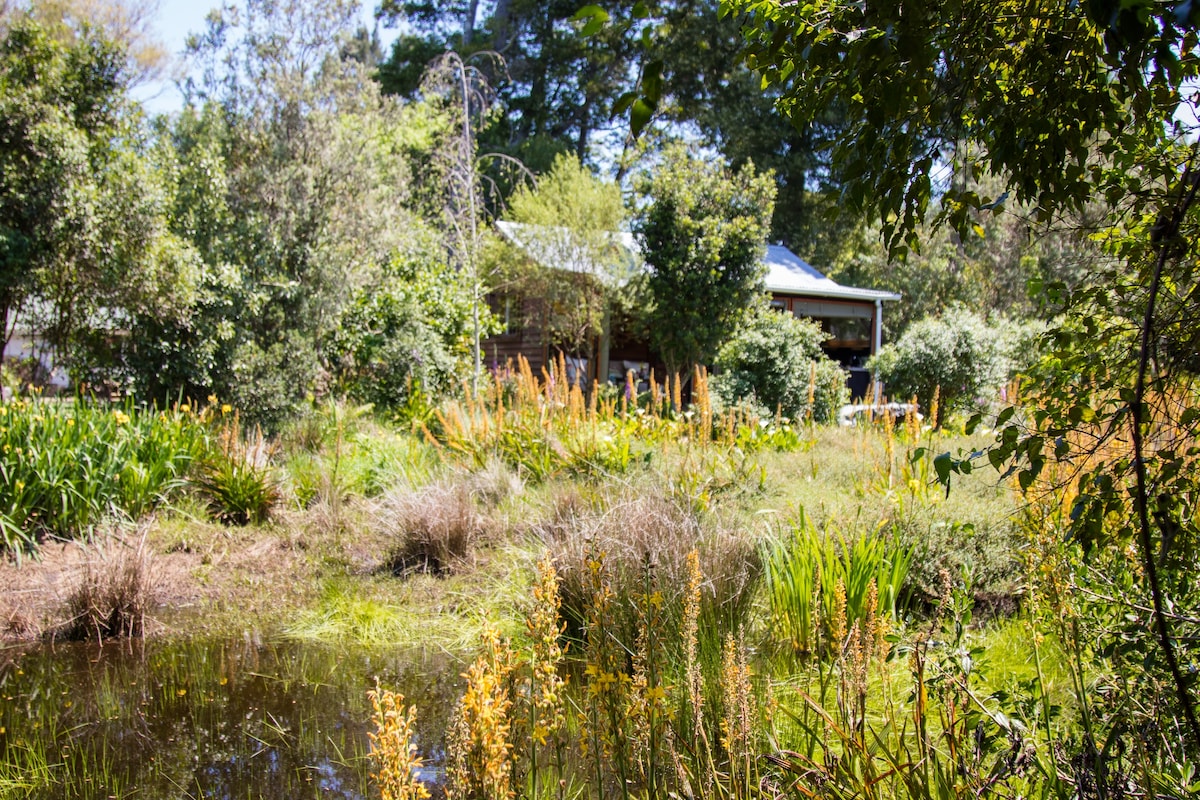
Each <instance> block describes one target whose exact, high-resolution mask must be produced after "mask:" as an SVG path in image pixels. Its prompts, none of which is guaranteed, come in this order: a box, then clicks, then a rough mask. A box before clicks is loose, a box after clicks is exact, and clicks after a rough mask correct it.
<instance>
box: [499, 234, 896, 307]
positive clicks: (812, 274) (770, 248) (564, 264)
mask: <svg viewBox="0 0 1200 800" xmlns="http://www.w3.org/2000/svg"><path fill="white" fill-rule="evenodd" d="M496 227H497V228H498V229H499V230H500V233H501V234H502V235H503V236H504V238H506V239H508V240H509V241H510V242H512V243H513V244H515V245H516V246H517V247H520V248H521V249H522V250H524V251H525V253H526V254H527V255H529V257H530V258H532V259H534V260H535V261H537V262H538V263H540V264H543V265H547V264H552V265H554V266H556V267H558V268H560V269H567V270H570V271H572V272H583V273H588V274H593V273H594V268H593V267H592V266H591V265H590V264H589V263H588V259H587V258H586V256H585V255H584V253H583V251H582V248H579V247H577V246H574V245H572V244H571V242H570V238H571V236H570V232H569V231H568V230H567V229H566V228H561V229H559V228H546V229H544V230H543V231H539V232H536V233H535V232H534V231H533V230H532V228H533V226H530V225H523V224H520V223H516V222H505V221H501V222H497V223H496ZM612 241H613V244H615V245H617V246H619V247H621V248H622V249H624V250H625V251H626V252H627V253H628V254H629V259H627V260H626V262H627V264H628V266H629V267H631V268H632V267H633V266H634V265H635V264H640V263H641V255H640V252H639V248H638V244H637V240H636V239H635V238H634V237H633V235H632V234H630V233H627V232H621V233H613V234H612ZM762 264H763V266H765V267H766V275H765V276H764V277H763V285H764V288H765V289H766V290H767V291H769V292H774V293H777V294H798V295H805V296H807V297H827V298H830V299H838V300H865V301H870V302H874V301H875V300H899V299H900V295H898V294H896V293H895V292H883V291H879V290H876V289H859V288H856V287H854V286H842V285H841V284H840V283H838V282H837V281H834V280H831V279H830V278H827V277H825V274H824V273H823V272H821V271H820V270H819V269H817V268H816V267H814V266H813V265H812V264H809V263H808V262H807V261H805V260H804V259H802V258H800V257H799V256H797V255H796V254H795V253H793V252H792V251H791V250H788V249H787V248H786V247H784V246H782V245H777V244H772V245H767V249H766V252H765V253H764V255H763V258H762Z"/></svg>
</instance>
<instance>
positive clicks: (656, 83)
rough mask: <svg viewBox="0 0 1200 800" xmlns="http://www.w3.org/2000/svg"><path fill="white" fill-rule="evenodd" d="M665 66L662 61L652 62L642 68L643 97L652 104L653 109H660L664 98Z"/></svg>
mask: <svg viewBox="0 0 1200 800" xmlns="http://www.w3.org/2000/svg"><path fill="white" fill-rule="evenodd" d="M662 72H663V64H662V62H661V61H651V62H649V63H647V64H646V66H645V67H643V68H642V97H643V98H645V99H646V101H647V102H649V103H651V105H652V109H654V108H658V101H659V99H661V98H662V87H663V77H662Z"/></svg>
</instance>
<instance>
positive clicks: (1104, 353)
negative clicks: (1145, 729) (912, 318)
mask: <svg viewBox="0 0 1200 800" xmlns="http://www.w3.org/2000/svg"><path fill="white" fill-rule="evenodd" d="M722 8H723V11H725V12H726V13H733V14H741V15H744V16H743V17H742V22H743V24H744V26H745V30H746V32H747V36H748V43H749V46H748V55H747V58H748V60H749V63H750V64H751V66H753V67H755V68H756V69H758V70H759V71H760V72H761V74H762V76H763V80H764V83H766V84H768V85H772V86H778V87H779V90H780V98H779V101H778V104H777V105H778V108H779V109H780V110H781V111H782V112H783V113H784V114H785V115H787V116H789V117H790V118H792V119H794V120H797V121H803V120H805V119H807V118H809V117H810V116H811V115H812V113H813V112H814V110H815V109H821V108H825V107H828V106H830V105H841V106H843V107H844V108H845V109H846V113H847V117H848V119H849V120H850V126H849V130H848V131H847V135H846V136H845V137H843V138H842V139H840V140H839V142H838V143H837V145H836V146H835V147H834V149H833V153H832V164H833V166H834V169H835V170H837V171H838V172H839V173H840V174H841V175H842V176H843V178H844V179H845V182H844V186H843V189H842V193H841V197H842V200H843V201H844V202H845V203H846V204H847V205H848V206H850V207H851V208H852V209H869V210H872V211H874V212H875V213H876V214H877V215H878V217H879V219H880V224H881V227H882V230H883V233H884V236H885V238H886V240H887V241H888V243H889V245H890V247H891V248H892V250H893V252H897V253H902V252H904V251H905V250H908V249H912V248H915V247H916V246H917V245H918V244H919V239H918V236H917V230H918V227H919V225H920V223H921V222H922V221H923V220H924V219H925V217H926V216H927V215H930V214H931V213H933V215H934V216H936V218H937V219H940V220H944V221H947V222H949V223H950V224H951V225H952V226H953V227H954V228H955V229H956V230H958V231H959V233H960V234H965V233H966V232H967V231H968V230H969V229H970V228H971V226H972V225H973V224H974V215H975V214H977V213H980V212H987V211H994V210H996V209H999V208H1001V207H1002V206H1003V204H1004V203H1005V202H1006V201H1007V200H1008V198H1010V197H1011V198H1012V199H1013V200H1015V201H1016V202H1018V203H1029V204H1031V205H1033V206H1034V207H1036V208H1037V212H1038V216H1039V217H1040V218H1041V219H1042V220H1043V221H1048V220H1056V219H1061V218H1062V216H1063V215H1065V214H1071V213H1078V212H1080V211H1081V210H1083V209H1084V208H1085V206H1087V205H1088V204H1094V205H1100V206H1101V207H1103V208H1104V209H1105V210H1106V215H1105V216H1106V230H1105V231H1104V232H1103V233H1102V234H1101V236H1102V238H1103V239H1104V241H1105V246H1106V250H1107V252H1108V254H1109V255H1110V257H1111V258H1112V259H1113V261H1114V263H1115V268H1114V269H1111V270H1108V271H1106V272H1105V273H1104V275H1103V276H1102V277H1101V278H1100V279H1099V280H1097V281H1096V282H1095V283H1094V284H1093V285H1091V286H1088V287H1085V288H1084V289H1083V290H1082V291H1078V292H1075V293H1067V292H1065V291H1063V290H1062V289H1061V287H1048V288H1047V290H1046V297H1047V298H1048V299H1050V300H1051V301H1055V300H1059V301H1065V302H1064V303H1063V305H1064V307H1065V310H1066V311H1067V314H1068V316H1067V318H1066V319H1067V321H1066V323H1065V324H1064V325H1062V326H1060V327H1059V328H1058V329H1056V330H1055V331H1053V332H1052V334H1051V336H1050V341H1051V344H1052V348H1051V352H1050V353H1049V354H1048V356H1047V359H1046V361H1045V363H1046V365H1047V366H1048V367H1049V369H1046V370H1044V371H1043V372H1041V373H1040V378H1041V383H1040V386H1039V389H1040V393H1039V408H1038V409H1037V411H1036V414H1035V416H1034V419H1033V423H1034V424H1033V426H1032V430H1022V429H1021V428H1020V427H1019V426H1018V425H1017V424H1015V423H1011V424H1009V425H1007V426H1005V427H1004V430H1003V431H1002V433H1001V435H1000V439H999V443H998V446H997V448H995V449H994V450H993V451H992V453H991V454H990V455H989V458H990V459H991V460H992V463H994V464H1005V463H1007V462H1008V459H1009V458H1010V457H1014V456H1019V457H1021V458H1022V459H1023V460H1022V461H1020V462H1019V463H1017V464H1016V465H1015V466H1014V467H1013V469H1014V470H1015V471H1016V472H1017V474H1018V477H1019V480H1020V482H1021V485H1022V486H1023V487H1029V486H1032V485H1033V484H1034V482H1035V481H1036V480H1037V479H1038V476H1039V475H1040V474H1041V472H1042V470H1043V469H1044V468H1045V466H1046V465H1047V463H1049V462H1050V461H1051V460H1053V461H1056V462H1058V463H1060V464H1062V465H1063V466H1064V468H1070V467H1071V465H1074V468H1075V469H1078V470H1080V471H1081V472H1082V473H1083V474H1082V483H1081V486H1082V489H1081V493H1080V496H1079V499H1078V500H1077V501H1076V503H1075V507H1074V508H1073V509H1072V513H1071V517H1070V528H1071V531H1070V532H1071V535H1072V536H1073V537H1074V538H1075V540H1076V541H1079V542H1081V543H1082V544H1083V546H1084V552H1085V553H1086V554H1090V555H1092V556H1093V557H1095V558H1100V557H1103V556H1104V555H1105V554H1119V553H1120V552H1122V548H1123V547H1125V546H1126V545H1128V544H1130V543H1132V544H1133V546H1134V547H1135V548H1136V551H1137V552H1138V554H1139V566H1140V569H1141V571H1142V574H1143V576H1144V579H1143V577H1138V578H1137V579H1136V580H1135V581H1133V582H1132V583H1131V585H1130V586H1131V587H1141V586H1145V587H1146V593H1147V595H1148V596H1147V597H1145V598H1143V597H1139V596H1137V592H1136V589H1135V588H1128V589H1121V590H1120V591H1128V592H1129V593H1130V596H1131V599H1130V600H1129V601H1128V605H1127V606H1126V608H1127V610H1128V611H1129V613H1135V612H1134V611H1133V609H1135V608H1138V607H1140V608H1145V607H1147V606H1149V607H1150V608H1151V609H1152V611H1151V613H1150V614H1149V615H1148V616H1147V617H1145V618H1143V621H1142V622H1141V623H1140V624H1139V625H1138V626H1136V628H1135V629H1134V630H1132V631H1130V632H1129V633H1128V634H1127V635H1128V636H1130V637H1131V640H1132V641H1133V642H1135V643H1136V642H1138V641H1140V640H1141V638H1142V633H1143V632H1144V631H1145V630H1146V629H1147V628H1150V629H1152V630H1153V632H1154V638H1155V640H1156V641H1157V644H1158V648H1157V651H1156V652H1155V653H1153V654H1149V653H1146V654H1143V656H1144V657H1143V658H1142V659H1141V660H1139V659H1138V658H1137V657H1136V656H1134V657H1131V659H1130V660H1129V661H1128V662H1127V663H1131V664H1132V663H1137V664H1139V665H1140V664H1149V665H1150V666H1149V669H1147V670H1143V671H1138V670H1140V669H1141V667H1140V666H1139V667H1136V668H1133V669H1132V670H1127V671H1126V672H1125V673H1124V674H1125V677H1126V679H1127V680H1128V681H1129V682H1130V684H1131V685H1138V686H1141V687H1142V688H1144V689H1146V690H1147V691H1153V687H1154V686H1155V685H1156V681H1157V680H1158V678H1157V676H1159V675H1165V676H1167V680H1168V682H1169V684H1170V685H1171V686H1172V687H1173V690H1174V691H1173V695H1174V705H1173V707H1172V708H1171V709H1170V710H1169V711H1167V712H1166V715H1167V717H1168V719H1166V720H1155V724H1164V725H1173V724H1175V722H1174V721H1175V720H1182V727H1183V729H1184V730H1186V735H1187V737H1188V739H1189V740H1190V750H1189V752H1195V748H1196V747H1197V746H1200V723H1198V722H1197V718H1196V713H1195V708H1194V705H1195V704H1194V699H1193V695H1192V690H1191V684H1192V682H1193V681H1192V679H1189V678H1187V677H1186V675H1185V670H1184V668H1183V667H1182V666H1181V663H1180V659H1181V657H1180V652H1179V647H1180V645H1181V644H1183V645H1185V646H1187V645H1189V644H1192V643H1194V642H1195V639H1194V637H1191V638H1188V637H1182V638H1179V639H1177V638H1176V637H1175V636H1174V635H1173V634H1172V631H1171V627H1172V624H1173V623H1174V624H1182V625H1184V626H1190V625H1193V624H1194V623H1192V622H1188V621H1187V620H1188V619H1192V620H1194V618H1195V615H1194V610H1195V609H1196V608H1197V606H1200V598H1198V597H1197V596H1196V593H1195V592H1194V590H1193V588H1192V587H1191V584H1190V583H1189V579H1188V578H1187V577H1185V576H1187V575H1189V574H1190V573H1191V571H1193V570H1194V569H1195V568H1196V566H1197V565H1196V554H1195V547H1194V545H1195V543H1196V541H1197V537H1196V533H1197V531H1196V518H1195V515H1194V514H1189V513H1185V512H1183V511H1182V508H1183V506H1181V502H1182V503H1185V502H1186V501H1181V498H1187V497H1192V496H1194V493H1195V492H1196V491H1197V489H1200V487H1198V486H1197V483H1196V478H1195V474H1196V473H1195V470H1194V469H1192V468H1191V467H1190V466H1185V465H1187V464H1191V463H1192V460H1193V459H1194V458H1195V457H1196V455H1197V451H1196V449H1195V447H1194V446H1187V445H1184V446H1178V445H1177V444H1175V443H1176V442H1180V441H1192V442H1194V441H1195V439H1196V436H1197V434H1200V430H1197V427H1196V425H1197V420H1198V419H1200V415H1198V414H1197V404H1196V402H1195V400H1194V398H1195V395H1194V391H1193V389H1192V386H1191V382H1192V380H1193V379H1194V378H1195V377H1196V375H1197V374H1198V373H1200V363H1197V359H1196V358H1195V357H1194V352H1195V350H1194V345H1195V344H1196V343H1197V337H1196V334H1195V330H1196V329H1197V324H1200V293H1198V292H1197V291H1196V289H1195V286H1196V266H1197V264H1196V257H1195V253H1196V249H1195V245H1196V243H1197V241H1198V239H1197V237H1198V235H1200V211H1198V209H1197V204H1196V197H1197V193H1198V192H1200V172H1197V170H1198V169H1200V160H1198V157H1200V144H1198V143H1197V137H1196V135H1195V134H1196V131H1195V129H1194V127H1192V128H1189V125H1188V124H1187V123H1186V122H1185V120H1186V119H1188V118H1189V117H1188V116H1187V115H1186V113H1187V112H1186V109H1188V108H1189V107H1190V100H1189V96H1190V94H1191V93H1192V91H1193V89H1192V88H1191V86H1192V84H1194V82H1195V80H1196V78H1197V76H1198V75H1200V52H1198V47H1197V23H1198V22H1200V6H1198V5H1196V4H1193V3H1187V2H1181V3H1171V2H1168V3H1154V2H1150V0H1128V1H1127V2H1119V3H1118V2H1114V1H1113V0H1095V2H1089V3H1070V2H1058V1H1057V0H1038V1H1037V2H1032V3H1019V4H1018V3H1007V2H999V3H995V2H986V3H985V2H974V0H968V1H967V2H956V3H951V4H941V5H930V4H924V5H922V4H917V5H912V4H902V5H901V4H870V3H867V4H864V3H857V2H849V1H847V0H822V1H821V2H815V3H806V4H803V5H801V4H783V3H779V2H774V1H773V0H731V1H730V2H726V3H725V4H724V5H723V6H722ZM1181 110H1184V112H1185V113H1184V114H1181V113H1180V112H1181ZM1191 119H1194V116H1192V117H1191ZM947 163H948V164H950V165H951V166H952V171H951V174H952V175H955V176H960V177H962V178H966V179H968V180H955V181H952V182H951V183H950V184H949V185H938V184H936V183H935V181H934V179H933V177H932V175H933V172H934V168H935V167H936V166H938V165H939V164H947ZM975 175H993V176H996V177H998V178H1000V179H1001V181H1002V185H1003V187H1004V189H1003V191H1001V192H1000V193H999V194H997V195H995V196H991V197H985V196H980V195H979V194H978V193H976V192H975V191H974V190H973V189H972V188H971V187H970V183H969V179H970V178H971V177H973V176H975ZM935 200H936V201H937V202H936V204H935V203H934V201H935ZM1130 354H1133V356H1132V357H1131V355H1130ZM1167 398H1172V399H1171V400H1167ZM1123 439H1127V441H1128V442H1129V446H1128V452H1127V455H1124V456H1118V457H1114V456H1112V455H1106V454H1105V450H1104V448H1105V447H1107V446H1114V447H1117V449H1120V441H1121V440H1123ZM1073 442H1074V443H1075V444H1073ZM1080 442H1084V443H1085V444H1080ZM1052 451H1053V455H1051V452H1052ZM1089 457H1090V458H1093V459H1094V460H1092V461H1089V460H1088V458H1089ZM954 468H958V469H961V470H964V471H965V470H966V469H969V461H962V462H957V463H956V462H954V461H952V460H951V459H949V458H947V459H943V460H942V461H940V462H939V469H940V472H941V474H942V476H943V477H944V478H946V479H948V478H949V476H950V474H951V472H952V471H953V469H954ZM1185 520H1186V521H1185ZM1100 545H1107V547H1098V546H1100ZM1097 553H1099V555H1097ZM1106 566H1111V567H1112V568H1113V569H1114V570H1115V571H1117V572H1118V573H1124V574H1128V573H1127V564H1125V563H1124V560H1123V559H1122V558H1121V557H1120V556H1119V555H1115V556H1114V557H1113V558H1112V559H1111V560H1110V561H1108V562H1106ZM1168 608H1170V609H1171V611H1170V612H1169V613H1168ZM1184 609H1187V610H1186V611H1185V610H1184ZM1136 613H1139V614H1140V612H1136ZM1189 614H1191V615H1192V616H1191V617H1189V616H1188V615H1189ZM1135 647H1136V644H1135ZM1183 658H1186V659H1189V660H1194V659H1196V658H1197V654H1196V651H1195V650H1194V649H1191V650H1187V649H1185V650H1184V653H1183ZM1125 724H1130V725H1131V726H1136V725H1139V724H1141V723H1140V722H1135V723H1124V722H1120V721H1118V722H1116V723H1114V731H1119V730H1121V729H1122V727H1123V726H1124V725H1125ZM1088 746H1089V747H1090V748H1097V745H1096V743H1095V742H1094V741H1089V742H1088ZM1105 749H1106V750H1108V748H1107V747H1106V748H1105ZM1092 752H1093V753H1095V752H1098V749H1093V750H1092Z"/></svg>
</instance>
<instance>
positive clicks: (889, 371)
mask: <svg viewBox="0 0 1200 800" xmlns="http://www.w3.org/2000/svg"><path fill="white" fill-rule="evenodd" d="M1031 334H1032V330H1031V329H1030V328H1029V327H1027V326H1026V327H1020V326H1016V325H1014V324H1013V323H1008V322H1004V321H999V322H996V323H989V322H988V321H987V320H985V319H984V318H982V317H980V316H979V315H978V314H975V313H973V312H971V311H968V310H966V309H964V308H961V307H955V308H951V309H949V310H948V311H946V313H945V314H943V315H942V316H941V317H926V318H925V319H923V320H921V321H920V322H917V323H915V324H914V325H913V326H912V327H910V328H909V329H908V330H907V331H905V332H904V335H903V336H901V337H900V340H899V341H898V342H896V343H895V344H889V345H886V346H884V347H883V348H882V349H881V350H880V351H879V352H878V353H877V354H876V355H875V357H874V358H872V359H871V361H870V363H869V366H870V368H871V371H872V372H873V373H874V374H875V376H876V378H877V379H879V380H881V381H883V383H884V386H885V387H886V390H887V393H888V394H889V395H891V396H892V397H895V398H897V399H908V398H909V397H912V396H914V395H915V396H916V398H917V402H918V403H920V404H921V407H922V408H924V409H928V408H929V407H930V403H931V401H932V399H933V394H934V391H935V390H937V389H938V388H939V387H940V394H939V398H940V401H939V409H940V410H941V411H946V410H970V409H973V408H977V407H978V406H979V405H980V404H981V403H983V402H985V401H986V400H987V399H989V397H991V396H995V395H997V394H998V392H999V389H1000V387H1001V386H1002V385H1003V383H1004V382H1005V381H1006V380H1007V379H1008V378H1009V376H1010V374H1011V373H1012V371H1013V370H1014V369H1015V368H1016V366H1017V365H1019V364H1020V363H1021V360H1019V359H1016V358H1015V357H1016V356H1018V355H1022V356H1023V358H1027V357H1028V352H1029V351H1030V349H1031V348H1030V341H1031V339H1032V335H1031ZM1020 350H1024V351H1025V353H1024V354H1021V353H1020V352H1019V351H1020ZM938 416H939V419H937V420H932V423H933V424H935V425H936V424H938V423H939V422H940V421H941V419H940V418H944V417H943V414H942V413H939V414H938Z"/></svg>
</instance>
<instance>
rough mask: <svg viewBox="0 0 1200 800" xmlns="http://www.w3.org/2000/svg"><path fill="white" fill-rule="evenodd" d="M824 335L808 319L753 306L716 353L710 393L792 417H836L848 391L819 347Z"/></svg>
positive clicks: (837, 369)
mask: <svg viewBox="0 0 1200 800" xmlns="http://www.w3.org/2000/svg"><path fill="white" fill-rule="evenodd" d="M824 338H825V335H824V334H823V333H822V332H821V329H820V326H818V325H817V324H816V323H815V322H812V321H811V320H801V319H797V318H796V317H795V316H793V315H791V314H787V313H779V312H776V311H773V310H771V309H769V308H765V307H762V306H759V307H757V308H755V309H754V310H752V311H750V312H749V313H748V314H747V315H746V319H745V320H744V321H743V323H742V324H741V325H739V326H738V328H737V332H736V333H735V334H734V336H733V338H732V339H730V340H729V341H727V342H726V343H725V344H724V345H722V346H721V349H720V350H719V351H718V352H717V358H716V361H715V362H714V363H713V365H714V366H715V367H716V368H717V369H718V370H719V373H718V376H717V377H716V378H714V379H713V391H714V393H715V394H716V395H717V396H719V397H720V398H722V400H724V401H725V403H726V404H729V405H734V404H736V403H738V402H741V401H743V400H746V401H750V402H753V403H757V404H758V405H759V406H762V407H763V408H765V409H766V410H767V412H768V413H775V412H778V413H781V414H783V416H785V417H789V418H791V419H792V420H804V419H807V418H808V417H809V415H810V414H811V415H812V418H813V419H815V420H817V421H818V422H829V421H831V420H833V419H836V417H837V411H838V409H839V408H840V407H841V406H843V405H844V404H845V403H846V401H847V400H848V399H849V390H848V389H847V388H846V374H845V372H843V371H842V369H841V368H840V367H839V366H838V365H837V364H836V363H834V362H833V361H831V360H830V359H829V357H828V356H826V355H825V354H824V353H823V352H822V351H821V345H820V343H821V341H822V339H824ZM810 388H811V389H812V397H813V402H812V407H810V406H809V391H810Z"/></svg>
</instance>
